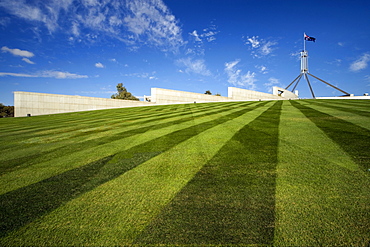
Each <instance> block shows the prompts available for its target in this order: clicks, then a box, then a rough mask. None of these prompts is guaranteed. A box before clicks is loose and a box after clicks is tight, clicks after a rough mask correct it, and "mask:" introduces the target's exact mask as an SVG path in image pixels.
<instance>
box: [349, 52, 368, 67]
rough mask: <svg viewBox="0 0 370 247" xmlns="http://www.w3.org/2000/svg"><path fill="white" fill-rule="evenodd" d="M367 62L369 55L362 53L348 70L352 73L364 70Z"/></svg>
mask: <svg viewBox="0 0 370 247" xmlns="http://www.w3.org/2000/svg"><path fill="white" fill-rule="evenodd" d="M369 62H370V53H364V54H362V56H361V57H360V58H359V59H357V60H356V61H354V62H353V63H352V64H351V65H350V67H349V69H350V70H351V71H353V72H358V71H360V70H363V69H366V67H367V64H368V63H369Z"/></svg>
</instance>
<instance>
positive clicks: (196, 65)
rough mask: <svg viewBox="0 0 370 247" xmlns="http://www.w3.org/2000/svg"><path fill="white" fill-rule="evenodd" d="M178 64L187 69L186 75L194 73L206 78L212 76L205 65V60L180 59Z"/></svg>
mask: <svg viewBox="0 0 370 247" xmlns="http://www.w3.org/2000/svg"><path fill="white" fill-rule="evenodd" d="M176 62H177V64H178V65H179V66H184V67H185V72H186V73H194V74H200V75H204V76H210V75H212V73H211V71H209V70H208V69H207V66H206V65H205V61H204V60H203V59H196V60H193V59H191V58H189V57H188V58H181V59H178V60H177V61H176Z"/></svg>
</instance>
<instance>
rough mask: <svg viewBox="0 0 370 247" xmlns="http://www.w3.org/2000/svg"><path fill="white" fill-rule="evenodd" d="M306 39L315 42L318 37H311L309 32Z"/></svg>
mask: <svg viewBox="0 0 370 247" xmlns="http://www.w3.org/2000/svg"><path fill="white" fill-rule="evenodd" d="M304 40H307V41H313V42H315V41H316V38H314V37H310V36H308V35H307V34H304Z"/></svg>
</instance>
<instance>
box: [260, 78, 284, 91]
mask: <svg viewBox="0 0 370 247" xmlns="http://www.w3.org/2000/svg"><path fill="white" fill-rule="evenodd" d="M263 85H264V86H265V87H266V88H267V89H268V92H269V93H271V92H272V87H273V86H277V85H280V81H279V79H276V78H274V77H270V78H269V79H268V82H267V83H264V84H263Z"/></svg>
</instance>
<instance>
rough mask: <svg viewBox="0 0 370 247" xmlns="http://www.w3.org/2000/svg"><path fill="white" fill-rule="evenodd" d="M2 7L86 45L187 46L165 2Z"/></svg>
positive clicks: (62, 0)
mask: <svg viewBox="0 0 370 247" xmlns="http://www.w3.org/2000/svg"><path fill="white" fill-rule="evenodd" d="M1 7H2V8H3V9H4V10H5V11H7V12H8V13H10V14H11V15H13V16H17V17H18V18H21V19H24V20H27V21H29V22H32V23H33V24H34V25H40V24H41V25H43V26H45V27H46V28H47V29H48V31H49V32H50V33H54V32H57V31H62V32H66V33H68V34H71V35H73V36H74V37H79V38H81V39H85V40H87V41H95V40H96V39H98V38H99V37H100V36H101V35H102V34H106V35H108V36H111V37H113V38H116V39H118V40H120V41H122V42H125V43H126V44H127V45H128V48H129V49H132V50H137V49H138V48H139V47H140V46H141V45H148V46H153V47H156V48H159V49H161V50H163V51H176V50H178V48H179V47H180V46H182V45H183V44H184V41H183V39H182V36H181V35H182V30H181V27H180V26H179V25H178V21H177V20H176V18H175V16H174V15H172V14H171V12H170V10H169V9H168V8H167V6H166V5H165V4H164V3H163V1H162V0H99V1H97V0H80V1H78V4H76V1H73V0H48V1H41V0H39V1H25V0H11V1H0V8H1ZM73 40H78V41H79V42H80V41H81V40H80V39H71V41H73Z"/></svg>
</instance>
